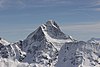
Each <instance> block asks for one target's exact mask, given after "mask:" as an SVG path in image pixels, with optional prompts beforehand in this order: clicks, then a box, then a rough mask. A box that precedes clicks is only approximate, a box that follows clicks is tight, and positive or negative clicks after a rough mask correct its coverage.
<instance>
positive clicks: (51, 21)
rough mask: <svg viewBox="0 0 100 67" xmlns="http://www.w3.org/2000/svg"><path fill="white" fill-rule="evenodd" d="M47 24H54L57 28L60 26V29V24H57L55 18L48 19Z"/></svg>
mask: <svg viewBox="0 0 100 67" xmlns="http://www.w3.org/2000/svg"><path fill="white" fill-rule="evenodd" d="M45 25H47V26H53V27H55V28H58V29H59V26H58V24H57V23H56V22H55V21H54V20H48V21H47V22H46V24H45Z"/></svg>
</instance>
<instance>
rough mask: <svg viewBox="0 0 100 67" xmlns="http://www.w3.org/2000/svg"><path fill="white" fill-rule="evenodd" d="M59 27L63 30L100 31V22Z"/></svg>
mask: <svg viewBox="0 0 100 67" xmlns="http://www.w3.org/2000/svg"><path fill="white" fill-rule="evenodd" d="M61 28H62V29H63V30H65V31H78V32H100V23H96V24H87V25H62V27H61Z"/></svg>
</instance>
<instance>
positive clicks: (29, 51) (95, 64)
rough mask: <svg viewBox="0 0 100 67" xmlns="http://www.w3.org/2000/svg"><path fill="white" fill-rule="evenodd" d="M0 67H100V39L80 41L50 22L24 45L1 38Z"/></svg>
mask: <svg viewBox="0 0 100 67" xmlns="http://www.w3.org/2000/svg"><path fill="white" fill-rule="evenodd" d="M0 67H100V39H99V38H91V39H90V40H88V41H87V42H84V41H77V40H75V39H73V38H72V37H71V36H66V35H65V34H64V33H63V32H62V31H61V30H60V27H59V26H58V25H57V23H56V22H55V21H53V20H49V21H47V22H46V23H45V24H42V25H41V26H39V27H38V28H37V29H36V30H35V31H34V32H32V33H31V34H29V35H28V36H27V38H26V39H24V40H23V41H21V40H20V41H18V42H16V43H9V42H7V41H6V40H4V39H3V38H0Z"/></svg>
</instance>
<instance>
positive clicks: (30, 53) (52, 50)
mask: <svg viewBox="0 0 100 67" xmlns="http://www.w3.org/2000/svg"><path fill="white" fill-rule="evenodd" d="M73 40H74V39H72V38H71V37H70V36H66V35H65V34H64V33H63V32H62V31H61V30H60V28H59V26H58V25H57V24H56V23H55V21H52V20H49V21H47V22H46V24H42V25H41V26H39V27H38V28H37V29H36V30H35V31H34V32H32V33H31V34H29V36H28V37H27V38H26V39H25V40H24V41H23V42H22V50H23V51H24V52H26V57H25V58H24V59H23V62H28V63H32V62H33V63H37V64H41V65H42V64H43V67H48V66H51V67H53V66H54V65H55V64H56V62H57V60H58V59H57V58H58V51H59V50H60V48H61V46H62V45H63V44H64V43H65V42H72V41H73ZM29 58H30V59H29Z"/></svg>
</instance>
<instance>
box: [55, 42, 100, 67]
mask: <svg viewBox="0 0 100 67" xmlns="http://www.w3.org/2000/svg"><path fill="white" fill-rule="evenodd" d="M56 67H100V44H96V43H88V42H84V41H79V42H72V43H66V44H65V45H63V46H62V48H61V50H60V52H59V56H58V62H57V64H56Z"/></svg>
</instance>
